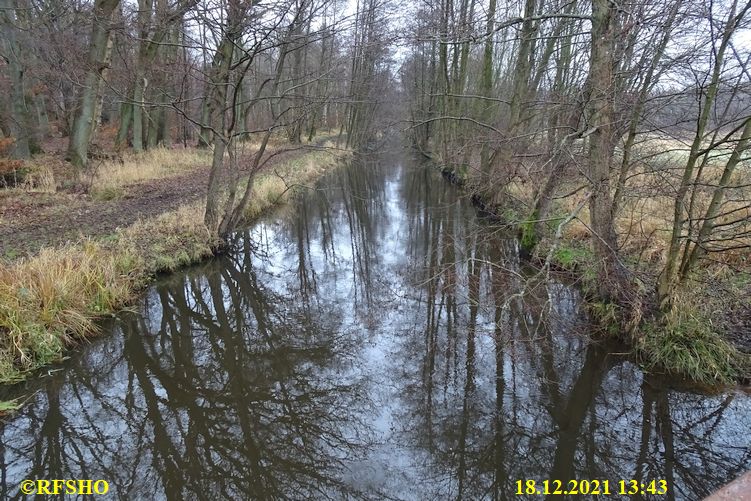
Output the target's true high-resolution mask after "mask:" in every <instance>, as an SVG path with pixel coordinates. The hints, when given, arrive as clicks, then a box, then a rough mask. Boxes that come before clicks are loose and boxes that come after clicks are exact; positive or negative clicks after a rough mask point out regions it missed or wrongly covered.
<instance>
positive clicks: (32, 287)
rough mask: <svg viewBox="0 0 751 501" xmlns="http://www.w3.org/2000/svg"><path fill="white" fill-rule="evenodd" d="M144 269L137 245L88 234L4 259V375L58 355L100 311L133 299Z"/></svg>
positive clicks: (0, 310) (0, 323)
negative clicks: (109, 243)
mask: <svg viewBox="0 0 751 501" xmlns="http://www.w3.org/2000/svg"><path fill="white" fill-rule="evenodd" d="M123 243H124V242H123ZM141 274H142V266H141V260H140V258H139V256H138V254H137V252H136V250H135V249H134V248H132V247H129V246H127V245H120V246H119V247H118V248H117V250H116V251H114V252H113V251H111V250H108V249H106V248H105V247H104V246H103V245H101V244H99V243H97V242H93V241H90V240H84V241H83V242H81V243H80V244H77V245H68V246H64V247H61V248H55V249H51V248H47V249H43V250H42V251H41V252H40V253H39V254H38V255H36V256H34V257H32V258H29V259H22V260H20V261H18V262H15V263H13V264H10V265H6V264H0V333H2V336H1V337H0V379H1V380H3V381H12V380H14V379H17V378H18V377H19V375H20V374H21V373H22V372H23V371H25V370H29V369H34V368H36V367H38V366H39V365H43V364H46V363H49V362H51V361H53V360H55V359H57V358H58V357H59V356H60V353H61V352H62V350H63V348H64V347H65V346H67V345H68V344H70V343H71V342H72V341H74V340H77V339H80V338H81V337H82V336H84V335H85V334H87V333H89V332H91V331H92V330H94V324H93V319H94V317H95V316H96V315H99V314H102V313H103V312H107V311H113V310H114V309H116V308H118V307H120V306H122V305H123V304H125V303H126V302H127V301H128V300H130V299H131V297H132V293H133V290H134V288H135V285H136V283H137V281H138V279H139V276H140V275H141Z"/></svg>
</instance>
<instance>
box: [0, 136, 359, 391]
mask: <svg viewBox="0 0 751 501" xmlns="http://www.w3.org/2000/svg"><path fill="white" fill-rule="evenodd" d="M326 140H327V138H325V137H324V138H319V143H320V144H321V145H322V146H323V147H316V148H315V149H310V148H305V147H297V148H292V147H288V146H284V145H275V146H274V148H273V151H271V152H269V153H268V154H271V153H275V156H274V158H273V161H271V162H269V164H268V165H267V166H266V167H265V168H264V170H263V171H262V172H261V173H260V174H259V175H258V176H257V178H256V181H255V185H254V194H255V196H254V198H253V201H252V202H251V204H250V206H249V207H248V210H247V211H246V219H247V221H251V220H252V219H253V218H256V217H258V216H259V215H260V214H262V213H264V212H265V211H267V210H269V209H271V208H273V207H276V206H278V205H280V204H283V203H285V202H287V201H288V200H290V198H291V197H292V196H294V194H295V193H296V192H297V191H298V190H299V189H300V188H301V187H305V186H309V185H311V184H312V183H313V182H314V181H315V180H316V179H318V178H319V177H320V176H321V175H322V174H323V173H324V172H326V171H327V170H328V169H329V168H331V167H332V166H334V165H335V164H336V163H337V161H338V160H339V159H340V158H342V157H343V156H345V155H347V153H346V152H344V151H342V150H338V149H336V148H335V147H334V146H335V145H334V144H333V143H331V142H330V141H329V142H328V143H327V142H326ZM281 150H287V151H283V152H282V151H281ZM209 164H210V152H207V151H205V150H192V149H179V150H167V149H157V150H153V151H150V152H147V153H144V154H141V155H131V156H128V157H126V158H124V159H113V160H110V161H108V162H106V163H104V164H102V165H101V166H100V167H99V169H98V171H99V172H98V176H97V177H98V178H99V179H96V178H95V179H92V180H91V185H90V187H89V189H87V190H86V191H87V192H86V193H78V192H75V191H72V190H57V189H56V188H57V186H56V184H57V183H56V181H55V174H56V173H58V172H59V171H58V172H56V170H55V169H53V168H51V167H49V166H46V167H44V168H42V169H38V171H37V173H36V174H33V175H36V176H37V181H35V182H34V184H33V185H30V186H26V189H13V190H5V191H3V192H0V210H1V211H2V212H0V215H1V218H0V236H2V238H0V242H1V244H0V245H1V246H2V247H0V254H1V255H2V261H1V262H0V384H5V383H12V382H17V381H20V380H22V379H24V378H25V377H26V376H27V375H28V374H29V373H30V372H31V371H33V370H35V369H37V368H39V367H42V366H44V365H47V364H49V363H52V362H54V361H57V360H59V359H60V358H61V357H62V356H63V354H64V352H65V350H66V349H67V348H69V347H71V346H73V345H75V344H76V343H78V342H79V341H81V340H82V339H85V338H86V337H88V336H90V335H93V334H95V333H96V327H95V321H96V319H97V318H99V317H101V316H103V315H107V314H111V313H113V312H115V311H117V310H118V309H120V308H122V307H123V306H126V305H128V304H130V303H132V302H133V301H134V300H135V299H136V298H137V297H138V293H139V292H140V291H141V290H142V289H143V288H144V287H145V286H146V285H147V284H148V283H149V282H150V280H151V279H152V277H153V276H154V275H155V274H157V273H160V272H165V271H173V270H175V269H177V268H179V267H181V266H185V265H187V264H190V263H195V262H197V261H200V260H202V259H205V258H207V257H209V256H211V255H212V247H213V244H214V243H215V242H212V241H211V237H210V236H209V233H208V232H207V231H206V229H205V227H204V225H203V210H204V205H205V186H206V178H207V172H208V165H209ZM33 175H32V179H33ZM40 179H41V180H43V182H40V181H39V180H40Z"/></svg>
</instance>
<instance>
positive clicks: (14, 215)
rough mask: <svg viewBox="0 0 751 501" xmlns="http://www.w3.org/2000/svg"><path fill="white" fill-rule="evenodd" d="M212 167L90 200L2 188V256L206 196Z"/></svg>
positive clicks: (99, 231) (95, 232) (107, 229)
mask: <svg viewBox="0 0 751 501" xmlns="http://www.w3.org/2000/svg"><path fill="white" fill-rule="evenodd" d="M305 153H306V150H292V151H288V152H285V153H282V154H279V155H277V156H276V157H274V158H273V160H272V161H270V162H269V165H267V166H266V167H265V169H264V170H268V169H271V168H273V167H274V166H275V165H278V164H279V162H282V161H284V160H288V159H292V158H294V157H296V156H299V155H303V154H305ZM208 172H209V168H208V166H207V167H200V168H197V169H192V170H190V171H188V172H186V173H184V174H180V175H177V176H171V177H167V178H162V179H155V180H150V181H146V182H142V183H137V184H132V185H129V186H126V187H125V191H126V194H125V195H124V196H123V197H122V198H120V199H117V200H110V201H99V200H92V199H91V197H90V196H89V195H86V194H74V193H65V192H58V193H35V192H17V191H4V190H0V259H15V258H17V257H20V256H24V255H29V254H33V253H35V252H37V251H38V250H39V249H40V248H41V247H43V246H50V245H59V244H62V243H64V242H66V241H69V240H70V241H75V240H78V239H79V238H80V237H81V235H86V236H104V235H108V234H110V233H112V232H114V231H115V230H116V229H117V228H119V227H125V226H129V225H131V224H133V223H134V222H135V221H136V220H138V219H142V218H151V217H154V216H157V215H159V214H162V213H163V212H166V211H169V210H171V209H175V208H177V207H179V206H180V205H184V204H187V203H190V202H193V201H195V200H198V199H199V198H201V197H203V196H205V194H206V187H207V184H208Z"/></svg>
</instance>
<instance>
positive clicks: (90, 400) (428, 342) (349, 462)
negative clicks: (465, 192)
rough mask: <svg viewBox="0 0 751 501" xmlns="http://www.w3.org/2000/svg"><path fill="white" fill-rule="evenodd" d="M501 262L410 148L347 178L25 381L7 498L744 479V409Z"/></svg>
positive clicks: (7, 470)
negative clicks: (668, 375)
mask: <svg viewBox="0 0 751 501" xmlns="http://www.w3.org/2000/svg"><path fill="white" fill-rule="evenodd" d="M516 249H517V246H516V242H515V241H514V240H513V239H512V238H509V237H508V235H505V234H504V233H503V232H501V231H498V230H494V229H493V228H491V227H489V226H488V225H486V224H484V223H483V221H481V220H478V219H477V217H476V216H475V211H474V209H473V208H472V206H471V205H470V203H469V201H468V200H466V199H465V198H464V197H462V195H461V193H460V192H459V191H458V190H457V189H456V188H454V187H453V186H451V185H450V184H448V183H446V182H445V181H444V180H442V179H441V177H440V176H439V175H438V174H437V173H436V172H434V171H433V170H432V169H430V168H429V167H427V166H425V165H422V164H421V163H420V162H419V161H417V160H416V159H413V158H410V157H409V155H407V154H403V153H401V154H399V153H393V154H383V155H382V156H381V157H380V158H377V159H371V160H362V161H359V162H355V163H353V164H351V165H348V166H345V167H343V168H341V169H340V170H338V171H336V172H333V173H331V174H330V175H329V176H328V177H326V178H325V179H323V180H322V182H321V183H319V187H318V189H317V190H315V191H310V192H309V193H308V194H307V196H305V197H303V198H302V200H301V201H300V203H299V206H298V207H297V208H296V210H294V211H290V213H289V214H288V215H282V216H280V215H278V214H277V215H274V216H271V217H269V218H267V219H266V220H264V221H261V222H259V223H258V224H256V225H255V226H254V227H252V228H250V229H249V230H248V231H247V232H245V233H244V234H241V235H238V240H237V242H236V245H235V248H234V250H233V252H231V253H230V254H229V255H228V256H226V257H223V258H221V259H217V260H215V261H212V262H210V263H207V264H205V265H201V266H199V267H194V268H192V269H189V270H187V271H185V272H182V273H178V274H175V275H173V276H170V277H167V278H164V279H162V280H160V281H159V282H157V283H156V284H155V285H154V286H153V287H151V288H150V289H149V290H148V291H147V293H146V295H145V297H144V299H143V300H142V302H141V303H140V305H138V306H137V307H136V308H134V311H133V312H131V313H123V314H121V315H119V316H118V318H117V319H116V320H114V321H113V322H112V323H111V325H108V326H107V330H108V331H111V332H107V333H106V334H105V335H103V336H101V337H99V338H97V339H96V340H94V341H93V342H92V343H91V345H90V346H87V347H86V348H85V349H84V350H82V351H81V352H80V353H79V354H77V355H74V356H72V357H71V359H70V360H68V361H67V362H66V363H64V364H63V365H61V366H60V367H58V368H55V369H54V370H51V371H49V373H48V374H47V375H45V376H44V377H41V378H39V379H36V380H35V381H32V382H29V383H28V384H27V385H26V386H25V387H24V388H21V389H20V391H21V392H22V393H24V394H29V393H33V396H32V397H31V398H30V401H29V403H28V404H27V405H26V406H25V407H23V409H22V410H21V411H20V412H19V413H17V414H16V415H15V416H13V417H12V418H10V419H7V420H6V422H5V423H4V424H3V425H2V432H1V434H0V474H1V475H2V477H1V478H0V482H1V484H0V486H1V489H0V495H2V497H3V498H17V497H19V496H20V494H19V486H20V483H21V481H22V480H24V479H104V480H107V481H108V483H109V486H110V492H109V493H108V495H107V497H111V498H120V499H208V500H214V499H222V498H225V499H266V498H273V499H277V498H288V499H326V498H333V499H341V498H366V499H400V500H421V499H425V500H432V499H455V498H463V499H510V498H516V497H518V496H516V495H515V493H516V492H517V481H519V480H522V481H523V483H524V482H525V481H526V480H532V479H534V480H536V481H537V482H538V485H539V484H540V483H541V482H542V481H543V480H545V479H550V480H554V479H558V480H568V479H572V478H576V479H585V480H600V481H604V480H609V481H610V491H611V495H610V496H600V497H601V498H607V499H619V498H627V497H629V496H620V495H618V494H617V492H616V491H618V484H619V482H620V481H621V480H625V481H626V482H627V484H630V480H632V479H634V480H637V481H638V482H640V483H644V484H645V485H649V482H651V481H652V480H657V481H660V480H665V482H666V484H667V485H668V493H667V494H666V495H654V496H652V495H650V494H648V493H647V494H645V495H644V496H641V494H640V493H638V494H636V495H634V496H630V497H631V498H632V499H641V498H647V499H650V498H654V499H684V500H696V499H700V498H701V497H702V496H703V495H705V494H708V493H709V492H710V491H712V490H713V489H714V488H716V487H718V486H720V485H722V484H723V483H725V482H727V481H729V480H731V479H732V478H734V477H735V476H737V475H738V474H740V473H742V472H744V471H745V470H748V469H751V432H750V430H751V397H749V395H746V394H743V393H740V392H726V393H722V394H716V395H704V394H699V393H694V392H691V391H686V390H681V389H679V388H671V387H669V386H667V385H666V383H665V381H664V380H662V379H660V378H658V377H656V376H650V375H645V374H644V373H643V372H642V371H641V370H639V368H638V367H636V366H635V365H633V364H632V363H630V362H628V361H626V360H624V359H623V358H620V357H618V356H615V355H609V351H611V349H609V348H608V347H607V346H602V345H596V344H591V343H589V342H588V336H587V327H586V322H585V318H584V317H583V314H582V312H581V311H580V304H579V303H580V300H579V294H578V292H577V290H576V289H575V288H574V287H571V286H569V285H567V284H565V283H563V282H560V281H555V280H539V279H535V278H534V277H533V275H534V273H533V272H532V271H531V270H527V269H525V268H524V267H523V266H522V265H521V264H520V261H519V258H518V255H517V251H516ZM34 392H35V393H34ZM12 396H13V395H5V397H6V398H7V397H12ZM527 498H528V499H533V498H539V497H536V496H527ZM554 498H555V499H562V496H555V497H554Z"/></svg>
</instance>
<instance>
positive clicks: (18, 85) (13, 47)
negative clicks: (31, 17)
mask: <svg viewBox="0 0 751 501" xmlns="http://www.w3.org/2000/svg"><path fill="white" fill-rule="evenodd" d="M15 9H16V6H15V3H14V2H13V0H0V28H2V35H3V36H2V46H1V47H2V53H3V55H4V56H5V57H4V58H5V60H6V62H7V64H8V73H9V75H10V90H11V95H10V101H11V106H10V131H11V135H12V136H13V138H14V139H15V143H14V147H13V153H12V156H13V157H14V158H29V157H30V156H31V147H30V143H31V135H32V134H31V131H30V130H29V129H28V127H29V110H28V108H27V106H26V99H25V96H24V95H25V92H24V68H23V66H22V65H21V62H20V61H19V55H20V53H19V50H20V47H19V46H18V43H17V37H16V19H15V18H16V16H15Z"/></svg>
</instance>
